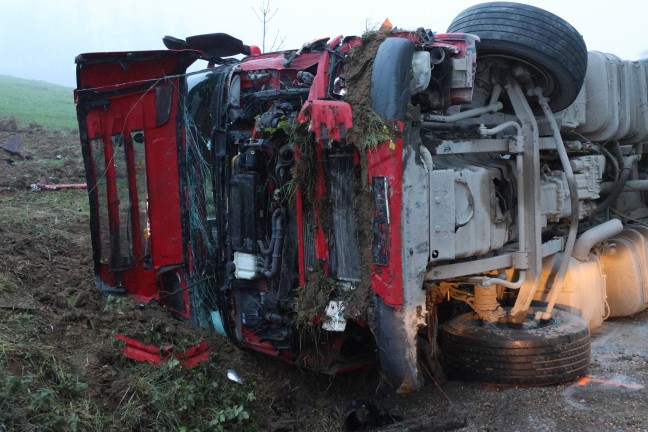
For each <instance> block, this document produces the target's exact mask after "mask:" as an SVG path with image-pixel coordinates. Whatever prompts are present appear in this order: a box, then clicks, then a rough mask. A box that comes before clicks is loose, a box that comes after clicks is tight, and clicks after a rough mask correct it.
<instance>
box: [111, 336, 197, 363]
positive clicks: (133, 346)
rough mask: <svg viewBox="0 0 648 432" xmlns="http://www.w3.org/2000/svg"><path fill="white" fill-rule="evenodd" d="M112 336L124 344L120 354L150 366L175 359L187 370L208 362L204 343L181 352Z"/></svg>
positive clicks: (171, 348) (169, 347) (170, 347)
mask: <svg viewBox="0 0 648 432" xmlns="http://www.w3.org/2000/svg"><path fill="white" fill-rule="evenodd" d="M114 336H115V337H116V338H117V339H121V340H123V341H124V342H125V345H124V348H123V349H122V353H123V354H124V355H125V356H126V357H128V358H129V359H133V360H137V361H141V362H146V363H151V364H161V363H162V362H163V361H167V360H171V359H173V358H175V359H177V360H178V362H179V363H180V364H181V365H182V366H184V367H186V368H188V369H190V368H192V367H194V366H195V365H197V364H198V363H200V362H203V361H207V360H209V345H207V342H204V341H203V342H200V343H199V344H198V345H195V346H193V347H190V348H187V349H185V350H184V351H182V350H178V349H177V348H175V347H174V346H173V345H165V346H162V347H160V346H158V345H147V344H144V343H142V342H140V341H138V340H136V339H133V338H131V337H128V336H126V335H123V334H121V333H115V335H114Z"/></svg>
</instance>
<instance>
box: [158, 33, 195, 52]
mask: <svg viewBox="0 0 648 432" xmlns="http://www.w3.org/2000/svg"><path fill="white" fill-rule="evenodd" d="M162 43H163V44H164V46H165V47H167V48H169V49H171V50H184V49H189V45H188V44H187V41H186V40H184V39H178V38H177V37H173V36H164V37H163V38H162Z"/></svg>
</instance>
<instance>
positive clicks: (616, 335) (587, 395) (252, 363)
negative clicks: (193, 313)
mask: <svg viewBox="0 0 648 432" xmlns="http://www.w3.org/2000/svg"><path fill="white" fill-rule="evenodd" d="M5 125H8V126H5ZM0 126H2V127H0V144H2V143H5V142H7V141H8V140H9V139H13V138H14V137H16V136H18V137H20V144H21V148H22V150H23V151H24V152H25V153H26V154H27V155H28V156H29V159H25V160H22V159H20V158H19V157H17V156H16V155H14V154H11V153H8V152H6V151H5V150H2V149H0V217H1V218H0V220H1V222H0V325H2V326H3V328H9V329H11V326H12V325H14V323H15V322H16V321H17V320H16V317H17V316H19V315H23V316H28V317H30V321H31V323H32V324H33V327H34V328H36V330H37V333H36V334H31V336H30V337H32V338H33V339H32V341H31V346H32V348H33V349H34V350H38V349H39V347H51V348H52V350H53V353H54V356H55V358H56V359H57V361H59V362H62V363H64V364H65V365H66V367H67V368H68V370H70V371H72V373H73V374H74V375H75V376H76V377H78V379H79V380H82V381H84V382H86V383H87V384H88V389H89V390H88V396H89V397H90V398H91V399H92V400H93V401H95V402H96V404H97V405H98V406H99V407H100V409H101V410H102V412H103V413H104V414H106V415H110V414H111V412H113V411H114V410H115V409H116V407H118V406H119V405H120V403H122V398H123V397H124V394H125V391H126V390H125V389H127V388H129V386H131V385H132V383H133V379H134V378H133V377H132V376H131V375H129V374H128V370H129V368H130V367H131V366H132V363H133V362H132V361H131V360H128V359H126V358H125V357H124V356H123V355H122V353H121V347H120V345H119V343H117V342H116V340H115V339H114V337H113V333H115V332H123V333H125V334H129V335H132V336H140V337H147V335H148V336H150V337H153V336H152V335H156V334H158V335H161V336H159V339H156V341H162V340H164V341H165V342H169V343H174V344H177V345H190V344H192V343H194V341H197V340H200V339H201V338H204V339H206V340H207V341H208V343H209V345H210V352H211V360H210V362H212V363H213V364H214V365H215V367H217V368H218V370H220V371H222V373H223V375H224V374H225V373H226V370H228V369H235V370H236V371H237V372H238V373H239V374H240V375H241V376H242V377H243V378H244V379H245V380H246V381H247V382H250V383H254V392H255V395H256V398H257V400H256V402H255V403H254V406H253V407H252V409H251V415H252V416H253V417H254V419H255V422H256V424H257V425H258V427H259V429H260V430H269V431H300V430H306V429H309V430H313V431H335V430H343V428H344V424H343V419H344V416H345V413H346V410H347V408H348V407H349V405H350V404H351V402H352V401H354V400H357V399H365V400H370V401H372V402H373V403H375V404H376V406H377V407H378V408H379V409H382V410H384V411H386V412H389V414H390V415H391V418H393V419H399V421H402V422H403V423H402V424H403V426H402V427H400V429H391V430H410V431H413V430H460V431H511V430H540V431H543V430H546V431H554V430H573V431H581V430H592V431H595V430H600V431H610V430H612V431H617V430H618V431H625V430H632V431H638V430H648V410H647V409H646V407H648V391H647V390H646V388H645V386H647V385H648V312H643V313H640V314H638V315H636V316H633V317H629V318H625V319H616V320H610V321H607V322H606V323H605V324H604V325H603V327H602V328H601V329H600V330H598V331H596V332H595V333H594V334H593V339H592V363H591V367H590V373H589V375H588V377H586V379H583V380H581V381H579V382H574V383H566V384H561V385H555V386H550V387H532V388H522V387H500V386H488V385H482V384H475V383H466V382H461V381H444V382H438V383H429V385H428V386H426V387H425V388H424V389H423V390H420V391H418V392H414V393H411V394H407V395H400V394H396V393H395V391H394V390H393V389H391V388H389V387H388V386H386V385H385V384H384V383H383V381H382V380H381V378H380V375H379V373H378V372H377V371H376V370H375V369H374V370H369V371H360V372H355V373H352V374H349V375H346V376H343V377H338V378H331V377H327V376H322V375H317V374H314V373H312V372H309V371H306V370H300V369H297V368H295V367H292V366H290V365H286V364H283V363H281V362H278V361H275V360H272V359H269V358H266V357H264V356H262V355H259V354H255V353H250V352H246V351H240V350H238V349H236V348H235V347H234V346H232V345H231V344H230V343H229V342H228V341H226V340H225V339H223V338H220V337H219V336H217V335H215V334H212V333H206V332H203V331H200V330H196V329H193V328H190V327H188V326H186V325H185V324H184V323H181V322H179V321H177V320H174V319H173V318H171V316H170V315H169V314H168V313H167V312H166V311H165V310H164V309H162V308H160V307H158V306H157V305H155V304H152V305H140V304H138V303H136V302H130V301H124V302H121V301H120V302H115V301H114V300H112V303H110V304H108V303H107V299H106V298H104V297H102V296H101V295H100V294H99V292H98V291H97V290H96V289H95V287H94V281H93V274H92V272H93V270H92V251H91V246H90V245H91V243H90V233H89V218H88V204H87V198H86V195H85V194H86V191H85V190H59V191H36V192H33V191H31V189H30V186H31V185H32V184H36V183H38V181H39V180H41V179H45V181H46V182H47V183H75V184H76V183H83V182H85V174H84V169H83V166H82V159H81V154H80V146H79V143H78V134H77V132H75V131H52V130H46V129H43V128H41V127H39V126H38V125H29V126H20V125H15V127H14V125H13V123H12V122H5V123H2V122H0ZM14 330H15V331H17V330H16V329H14ZM48 349H49V348H48ZM3 359H4V360H6V362H5V367H4V368H3V369H0V373H1V374H13V375H20V374H21V372H22V369H21V367H20V363H19V362H17V361H12V359H11V358H7V357H6V355H5V357H3ZM151 367H155V366H151ZM387 417H390V416H387ZM385 427H387V426H385ZM392 427H393V426H392ZM205 429H206V430H207V429H209V428H208V427H207V426H206V427H205Z"/></svg>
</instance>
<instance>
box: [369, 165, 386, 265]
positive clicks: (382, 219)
mask: <svg viewBox="0 0 648 432" xmlns="http://www.w3.org/2000/svg"><path fill="white" fill-rule="evenodd" d="M371 186H372V190H373V196H374V203H375V211H374V220H373V243H372V245H371V251H372V253H373V263H374V264H378V265H382V266H386V265H387V264H389V216H388V212H389V208H388V206H389V203H388V202H387V197H388V194H389V191H388V190H387V188H388V186H387V178H386V177H374V178H372V180H371Z"/></svg>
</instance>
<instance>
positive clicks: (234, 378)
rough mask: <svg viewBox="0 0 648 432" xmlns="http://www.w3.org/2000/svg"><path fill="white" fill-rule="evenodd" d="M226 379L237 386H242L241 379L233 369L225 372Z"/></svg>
mask: <svg viewBox="0 0 648 432" xmlns="http://www.w3.org/2000/svg"><path fill="white" fill-rule="evenodd" d="M227 378H229V379H230V380H232V381H234V382H237V383H239V384H243V378H241V377H240V376H239V374H237V373H236V371H235V370H234V369H230V370H228V371H227Z"/></svg>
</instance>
